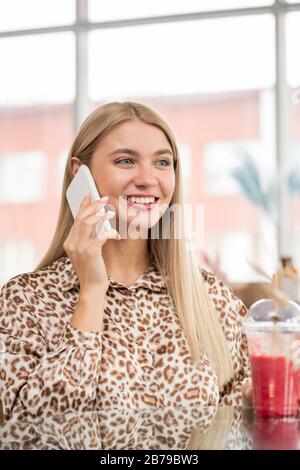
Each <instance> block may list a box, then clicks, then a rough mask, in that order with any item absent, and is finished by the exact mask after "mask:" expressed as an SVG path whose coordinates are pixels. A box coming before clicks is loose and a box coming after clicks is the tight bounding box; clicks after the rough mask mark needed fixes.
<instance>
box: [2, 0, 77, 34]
mask: <svg viewBox="0 0 300 470" xmlns="http://www.w3.org/2000/svg"><path fill="white" fill-rule="evenodd" d="M74 21H75V0H63V2H62V1H61V0H43V1H42V2H41V1H40V0H26V1H25V2H24V1H23V0H0V31H11V30H17V29H29V28H41V27H45V26H59V25H63V24H71V23H74Z"/></svg>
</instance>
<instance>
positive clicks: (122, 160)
mask: <svg viewBox="0 0 300 470" xmlns="http://www.w3.org/2000/svg"><path fill="white" fill-rule="evenodd" d="M125 160H127V161H128V162H131V161H132V160H130V158H122V159H121V160H118V161H117V162H116V163H122V162H124V161H125Z"/></svg>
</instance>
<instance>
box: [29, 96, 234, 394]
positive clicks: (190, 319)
mask: <svg viewBox="0 0 300 470" xmlns="http://www.w3.org/2000/svg"><path fill="white" fill-rule="evenodd" d="M130 120H140V121H141V122H143V123H146V124H150V125H153V126H156V127H157V128H159V129H161V130H162V131H163V132H164V134H165V136H166V138H167V139H168V141H169V143H170V145H171V148H172V150H173V154H174V160H175V164H174V169H175V180H176V181H175V191H174V194H173V197H172V200H171V202H170V206H172V204H178V205H180V204H181V203H182V193H181V191H182V190H181V181H180V160H179V152H178V148H177V144H176V138H175V135H174V133H173V131H172V130H171V128H170V127H169V126H168V124H167V123H166V122H165V120H164V119H163V117H162V116H160V114H159V113H157V112H156V111H154V110H153V109H151V108H149V107H148V106H146V105H144V104H141V103H136V102H132V101H125V102H111V103H106V104H104V105H102V106H99V107H98V108H97V109H96V110H95V111H94V112H93V113H91V114H90V115H89V116H88V117H87V118H86V120H85V121H84V122H83V124H82V126H81V127H80V129H79V132H78V134H77V136H76V138H75V140H74V142H73V144H72V146H71V149H70V152H69V155H68V159H67V163H66V168H65V174H64V180H63V188H62V195H61V203H60V211H59V216H58V221H57V225H56V229H55V232H54V235H53V239H52V241H51V243H50V247H49V249H48V250H47V252H46V254H45V255H44V257H43V258H42V260H41V262H40V263H39V264H38V266H37V267H36V269H35V271H37V270H38V269H41V268H43V267H45V266H48V265H49V264H51V263H52V262H54V261H56V260H57V259H59V258H60V257H62V256H65V255H66V253H65V251H64V248H63V243H64V241H65V239H66V238H67V236H68V234H69V231H70V229H71V226H72V224H73V217H72V214H71V211H70V209H69V206H68V203H67V200H66V190H67V188H68V186H69V184H70V183H71V181H72V179H73V174H72V172H71V163H70V162H71V157H77V158H78V159H79V160H80V161H81V162H82V163H84V164H86V165H87V166H89V167H90V164H91V160H92V157H93V155H94V153H95V151H96V149H97V148H98V147H99V144H100V143H101V139H102V138H103V137H104V136H105V135H107V134H108V133H109V132H110V131H111V130H112V129H114V128H115V127H116V126H118V125H120V124H122V123H124V122H126V121H130ZM159 223H161V220H160V221H159ZM181 229H183V233H184V227H181ZM175 230H176V225H175V222H174V217H172V214H171V217H170V237H168V238H159V237H158V238H156V239H155V238H154V239H151V238H148V248H149V251H150V255H151V257H152V258H153V259H154V260H155V262H156V265H157V267H158V269H159V270H160V273H161V275H162V277H163V279H165V282H166V284H167V288H168V291H169V294H170V296H171V298H172V300H173V302H174V306H175V308H176V311H177V314H178V318H179V320H180V322H181V325H182V327H183V330H184V332H185V335H186V338H187V341H188V344H189V347H190V352H191V356H192V358H193V360H194V362H195V363H196V364H197V365H198V364H199V363H200V360H201V352H202V351H204V352H205V353H206V354H207V355H208V357H209V359H210V360H211V361H212V363H213V365H214V366H215V369H216V373H217V377H218V381H219V385H220V386H222V385H224V384H225V383H226V382H228V381H229V380H230V379H231V378H232V375H233V365H232V359H231V356H230V352H229V349H228V345H227V342H226V338H225V335H224V332H223V330H222V327H221V324H220V322H219V320H218V316H217V314H216V312H215V311H214V307H213V305H212V302H210V300H209V296H208V293H207V291H206V288H205V285H204V280H203V278H202V275H201V272H200V270H199V267H198V266H197V262H196V259H195V256H194V254H193V252H192V251H191V250H187V249H186V247H185V241H184V238H185V237H183V239H180V238H178V239H176V238H175V237H174V232H175Z"/></svg>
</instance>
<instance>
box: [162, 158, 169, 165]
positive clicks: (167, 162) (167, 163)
mask: <svg viewBox="0 0 300 470" xmlns="http://www.w3.org/2000/svg"><path fill="white" fill-rule="evenodd" d="M159 162H165V165H162V166H168V165H170V160H165V159H162V160H159Z"/></svg>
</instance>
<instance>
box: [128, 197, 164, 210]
mask: <svg viewBox="0 0 300 470" xmlns="http://www.w3.org/2000/svg"><path fill="white" fill-rule="evenodd" d="M152 197H153V196H152ZM154 197H155V196H154ZM123 198H124V199H125V201H126V204H127V205H128V206H129V207H130V206H133V207H135V208H136V209H140V210H151V209H153V208H154V207H157V205H158V201H159V198H157V197H155V202H153V203H151V202H148V203H137V202H132V201H128V199H127V196H123Z"/></svg>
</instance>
